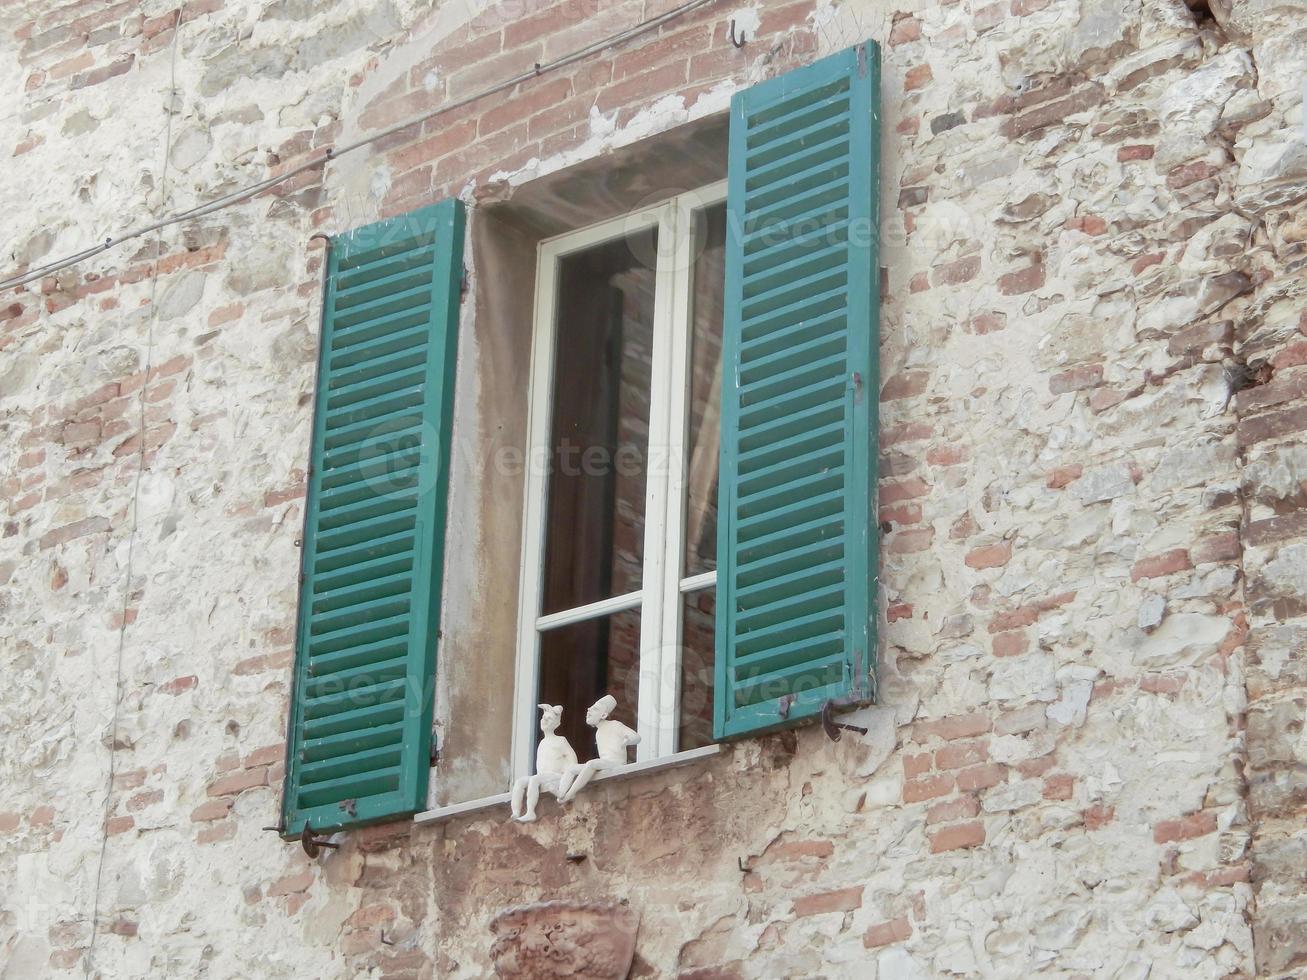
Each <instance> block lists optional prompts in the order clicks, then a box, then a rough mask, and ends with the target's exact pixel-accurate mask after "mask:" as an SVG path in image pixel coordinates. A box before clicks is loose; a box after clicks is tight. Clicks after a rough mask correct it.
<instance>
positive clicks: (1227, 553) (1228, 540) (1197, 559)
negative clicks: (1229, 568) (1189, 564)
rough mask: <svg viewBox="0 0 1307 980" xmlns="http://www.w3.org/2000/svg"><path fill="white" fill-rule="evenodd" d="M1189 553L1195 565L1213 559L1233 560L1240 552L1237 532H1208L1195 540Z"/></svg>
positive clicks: (1212, 560)
mask: <svg viewBox="0 0 1307 980" xmlns="http://www.w3.org/2000/svg"><path fill="white" fill-rule="evenodd" d="M1189 554H1190V558H1192V560H1193V563H1194V564H1195V565H1205V564H1207V563H1208V562H1214V561H1235V560H1236V559H1238V558H1239V556H1240V555H1241V554H1242V549H1241V548H1240V546H1239V533H1238V532H1237V531H1226V532H1225V533H1224V534H1209V535H1208V536H1207V537H1205V538H1200V539H1199V540H1198V541H1196V542H1195V543H1194V546H1193V547H1192V548H1191V549H1190V551H1189Z"/></svg>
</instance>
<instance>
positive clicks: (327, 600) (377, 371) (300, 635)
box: [282, 201, 463, 838]
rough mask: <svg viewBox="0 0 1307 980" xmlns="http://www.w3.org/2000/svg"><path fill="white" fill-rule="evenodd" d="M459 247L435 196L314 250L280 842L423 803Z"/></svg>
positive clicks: (451, 210) (458, 210)
mask: <svg viewBox="0 0 1307 980" xmlns="http://www.w3.org/2000/svg"><path fill="white" fill-rule="evenodd" d="M462 246H463V210H462V206H461V205H460V204H459V203H458V202H456V201H445V202H442V203H441V204H437V205H434V206H432V207H429V208H424V209H422V210H420V211H416V212H414V213H412V214H408V215H404V216H402V217H399V218H395V219H392V220H390V221H383V222H379V223H378V224H375V225H369V226H367V227H365V228H360V229H357V230H355V231H353V232H350V233H348V234H346V235H342V236H340V237H339V238H337V239H334V240H333V242H332V248H331V251H330V252H329V255H328V263H329V264H328V270H327V277H326V280H327V283H326V293H325V301H324V307H323V327H322V337H321V355H320V366H319V369H318V392H317V403H316V404H317V408H316V412H315V417H314V428H313V445H312V470H311V475H310V479H309V491H308V499H307V503H306V512H305V529H304V538H303V548H304V550H303V555H302V560H303V562H302V563H303V576H302V585H301V595H300V612H299V622H298V625H297V642H296V664H295V688H294V694H293V695H292V701H291V716H290V721H289V726H288V738H287V745H288V749H287V766H286V782H285V792H284V796H283V821H282V833H283V835H284V836H286V837H289V838H294V837H299V836H301V835H302V834H303V833H304V832H305V831H306V830H307V829H311V830H312V831H313V832H314V833H322V832H328V831H332V830H340V829H344V828H347V827H353V826H361V825H364V824H368V823H374V822H376V821H379V820H385V819H388V818H391V817H399V816H404V815H407V814H411V813H414V812H416V811H417V810H419V809H421V808H422V807H423V806H424V805H425V804H426V793H427V782H428V778H429V754H430V744H431V710H432V695H433V692H434V689H435V687H434V682H435V652H436V637H437V633H438V626H439V603H440V578H441V571H442V566H443V561H444V528H445V519H446V515H445V501H446V497H447V487H446V483H447V480H448V467H449V445H450V434H451V419H452V411H453V399H452V395H453V379H454V360H455V355H456V342H457V331H458V304H459V283H460V281H461V276H462Z"/></svg>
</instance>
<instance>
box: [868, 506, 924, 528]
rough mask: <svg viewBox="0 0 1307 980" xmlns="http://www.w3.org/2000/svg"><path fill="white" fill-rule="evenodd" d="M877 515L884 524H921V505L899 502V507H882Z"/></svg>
mask: <svg viewBox="0 0 1307 980" xmlns="http://www.w3.org/2000/svg"><path fill="white" fill-rule="evenodd" d="M877 516H878V519H879V520H880V523H882V524H891V525H893V524H897V525H900V526H905V525H909V524H920V523H921V518H922V514H921V505H920V504H899V505H898V506H897V507H882V508H881V509H880V511H879V513H878V515H877Z"/></svg>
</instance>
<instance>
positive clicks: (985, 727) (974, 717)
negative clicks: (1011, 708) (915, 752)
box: [913, 712, 990, 741]
mask: <svg viewBox="0 0 1307 980" xmlns="http://www.w3.org/2000/svg"><path fill="white" fill-rule="evenodd" d="M989 728H990V720H989V715H986V714H981V713H980V712H976V713H974V714H969V715H950V716H949V717H947V718H939V719H936V720H935V721H923V722H917V724H916V725H914V726H913V733H914V735H916V736H917V737H921V736H931V735H934V736H936V737H937V738H942V739H944V740H945V741H952V740H953V739H955V738H974V737H976V736H977V735H984V734H985V733H986V732H988V731H989Z"/></svg>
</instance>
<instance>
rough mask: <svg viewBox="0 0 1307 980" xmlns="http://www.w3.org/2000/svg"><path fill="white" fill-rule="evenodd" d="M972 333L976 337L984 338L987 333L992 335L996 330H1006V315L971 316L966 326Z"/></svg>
mask: <svg viewBox="0 0 1307 980" xmlns="http://www.w3.org/2000/svg"><path fill="white" fill-rule="evenodd" d="M967 326H968V328H969V329H970V330H971V332H972V333H974V334H976V335H977V336H984V335H985V334H987V333H994V332H995V331H998V330H1004V329H1006V328H1007V314H1006V313H981V314H979V315H977V316H973V317H972V318H971V320H970V321H969V322H968V324H967Z"/></svg>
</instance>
